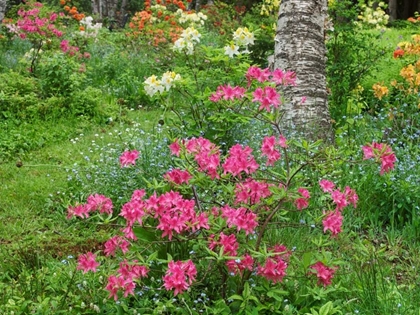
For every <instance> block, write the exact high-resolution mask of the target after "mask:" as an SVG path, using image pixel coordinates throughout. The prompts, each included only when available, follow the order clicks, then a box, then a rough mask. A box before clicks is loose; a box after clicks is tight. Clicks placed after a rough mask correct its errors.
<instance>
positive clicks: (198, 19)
mask: <svg viewBox="0 0 420 315" xmlns="http://www.w3.org/2000/svg"><path fill="white" fill-rule="evenodd" d="M176 15H177V16H178V22H179V24H182V25H189V26H194V25H204V21H206V20H207V15H205V14H203V13H201V12H198V13H186V12H184V11H183V10H181V9H178V10H177V11H176Z"/></svg>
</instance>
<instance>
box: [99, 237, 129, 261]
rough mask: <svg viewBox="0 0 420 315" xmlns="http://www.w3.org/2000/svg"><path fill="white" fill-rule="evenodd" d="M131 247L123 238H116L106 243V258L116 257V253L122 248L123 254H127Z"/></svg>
mask: <svg viewBox="0 0 420 315" xmlns="http://www.w3.org/2000/svg"><path fill="white" fill-rule="evenodd" d="M129 245H130V243H129V242H128V241H127V240H126V239H125V238H123V237H122V236H118V235H117V236H114V237H112V238H110V239H109V240H108V241H106V242H105V244H104V246H105V249H104V254H105V256H110V255H111V256H115V252H116V251H117V249H118V248H120V249H121V251H122V252H123V254H125V253H126V252H128V246H129Z"/></svg>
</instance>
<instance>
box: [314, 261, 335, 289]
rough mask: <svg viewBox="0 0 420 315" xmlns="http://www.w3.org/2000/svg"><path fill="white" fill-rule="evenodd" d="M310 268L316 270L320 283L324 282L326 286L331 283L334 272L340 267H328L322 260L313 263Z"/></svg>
mask: <svg viewBox="0 0 420 315" xmlns="http://www.w3.org/2000/svg"><path fill="white" fill-rule="evenodd" d="M310 268H311V269H313V270H314V271H315V272H316V276H317V278H318V284H322V285H324V287H326V286H327V285H330V284H331V280H332V278H333V276H334V273H335V272H336V271H337V269H338V268H337V267H335V268H330V267H327V266H325V265H324V264H323V263H322V262H320V261H318V262H317V263H315V264H313V265H312V266H311V267H310Z"/></svg>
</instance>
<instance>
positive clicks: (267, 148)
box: [261, 136, 281, 165]
mask: <svg viewBox="0 0 420 315" xmlns="http://www.w3.org/2000/svg"><path fill="white" fill-rule="evenodd" d="M276 144H277V140H276V137H275V136H271V137H265V138H264V139H263V142H262V146H261V152H262V154H261V155H262V156H266V157H267V165H273V164H274V162H275V161H277V160H279V159H280V158H281V154H280V152H279V151H278V150H277V149H276V148H275V146H276Z"/></svg>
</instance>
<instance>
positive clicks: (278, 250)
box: [268, 244, 292, 262]
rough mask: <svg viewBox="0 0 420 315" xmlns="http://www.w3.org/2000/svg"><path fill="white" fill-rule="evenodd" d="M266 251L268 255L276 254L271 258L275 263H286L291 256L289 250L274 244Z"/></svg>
mask: <svg viewBox="0 0 420 315" xmlns="http://www.w3.org/2000/svg"><path fill="white" fill-rule="evenodd" d="M268 251H269V252H270V253H273V254H277V255H275V256H272V257H271V258H273V259H274V260H275V261H279V260H284V261H285V262H288V261H289V259H290V256H291V255H292V251H291V250H289V249H288V248H287V247H286V246H285V245H278V244H276V245H274V246H273V247H271V248H269V249H268Z"/></svg>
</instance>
